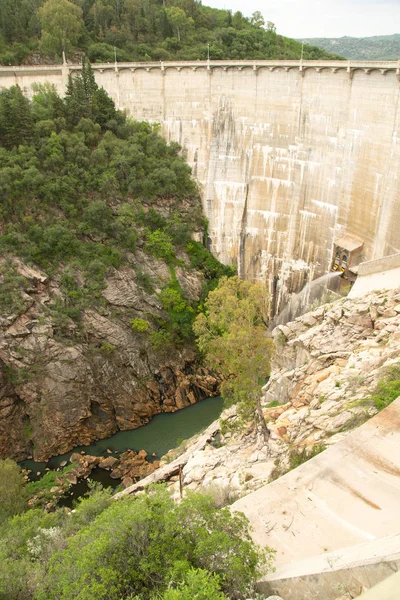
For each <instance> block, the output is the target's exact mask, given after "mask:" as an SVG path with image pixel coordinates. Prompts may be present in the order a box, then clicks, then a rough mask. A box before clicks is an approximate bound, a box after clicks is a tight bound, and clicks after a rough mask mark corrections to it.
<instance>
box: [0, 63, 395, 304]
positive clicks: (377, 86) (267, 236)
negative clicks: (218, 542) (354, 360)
mask: <svg viewBox="0 0 400 600" xmlns="http://www.w3.org/2000/svg"><path fill="white" fill-rule="evenodd" d="M92 67H93V70H94V73H95V77H96V81H97V83H98V84H99V85H101V86H103V87H104V88H105V90H106V91H107V92H108V94H109V95H110V96H111V97H112V98H113V100H114V101H115V103H116V105H117V107H118V108H120V109H125V110H126V111H127V113H128V114H130V115H131V116H133V117H134V118H136V119H138V120H146V121H150V122H152V123H159V124H160V128H161V132H162V134H163V135H164V137H165V138H166V139H167V140H168V141H176V142H178V143H179V144H180V145H181V146H182V149H183V150H182V152H183V154H184V156H185V158H186V159H187V161H188V163H189V164H190V166H191V167H192V170H193V175H194V176H195V177H196V179H197V180H198V181H199V183H200V187H201V190H202V198H203V206H204V211H205V214H206V216H207V218H208V220H209V235H210V246H211V250H212V251H213V252H214V254H215V255H216V256H217V257H218V258H219V259H220V260H221V261H222V262H225V263H231V264H237V265H238V270H239V273H240V275H241V276H243V277H247V278H249V279H252V280H262V281H266V282H267V283H268V286H269V289H270V292H271V296H272V297H273V298H274V299H275V303H274V306H273V312H279V310H280V309H281V308H282V306H283V305H284V304H285V302H286V300H287V297H288V295H289V294H291V293H293V292H297V291H299V290H300V289H301V288H302V287H303V286H304V284H305V283H307V282H310V281H312V280H313V279H316V278H317V277H320V276H321V275H323V274H325V273H327V272H329V271H330V270H331V268H332V267H335V268H339V269H340V268H342V269H343V268H345V269H347V268H348V267H356V266H357V264H358V263H360V262H362V261H369V260H374V259H379V258H382V257H384V256H388V255H392V254H396V253H398V252H400V200H399V198H400V183H399V175H398V174H399V173H400V112H399V95H400V83H399V79H400V62H396V61H293V60H283V61H213V60H210V61H191V62H157V63H156V62H147V63H107V64H94V65H92ZM79 69H80V66H79V65H68V64H66V63H64V64H63V65H51V66H32V67H26V66H23V67H0V88H7V87H10V86H11V85H14V84H18V85H20V87H21V88H22V89H23V91H24V93H26V94H27V96H29V97H31V96H32V95H33V87H32V86H33V84H34V83H45V82H49V83H52V84H54V85H55V86H56V88H57V90H58V92H59V93H60V94H61V95H63V94H64V93H65V87H66V83H67V80H68V75H69V74H72V76H73V75H74V73H75V72H77V71H79Z"/></svg>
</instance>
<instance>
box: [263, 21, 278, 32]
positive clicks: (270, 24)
mask: <svg viewBox="0 0 400 600" xmlns="http://www.w3.org/2000/svg"><path fill="white" fill-rule="evenodd" d="M265 28H266V30H267V31H269V32H271V33H276V26H275V23H273V22H272V21H267V24H266V26H265Z"/></svg>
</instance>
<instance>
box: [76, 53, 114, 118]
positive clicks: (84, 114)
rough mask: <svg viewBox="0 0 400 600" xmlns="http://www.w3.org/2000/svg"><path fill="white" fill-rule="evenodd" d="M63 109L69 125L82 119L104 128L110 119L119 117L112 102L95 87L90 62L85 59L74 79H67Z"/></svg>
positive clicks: (102, 90)
mask: <svg viewBox="0 0 400 600" xmlns="http://www.w3.org/2000/svg"><path fill="white" fill-rule="evenodd" d="M65 107H66V114H67V119H68V122H69V124H70V125H77V124H78V123H79V121H80V120H81V119H82V118H83V119H92V121H94V122H95V123H98V124H99V125H101V126H102V127H104V126H105V125H106V123H107V122H108V121H111V119H118V118H119V117H120V115H118V113H117V111H116V109H115V104H114V102H113V100H112V99H111V98H110V97H109V96H108V95H107V93H106V91H105V90H104V89H103V88H99V86H98V85H97V83H96V81H95V78H94V73H93V69H92V67H91V65H90V62H88V61H87V60H86V59H85V58H83V59H82V70H81V72H80V73H78V74H77V75H76V76H75V77H74V79H72V77H71V76H69V78H68V85H67V91H66V94H65Z"/></svg>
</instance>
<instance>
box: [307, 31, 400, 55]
mask: <svg viewBox="0 0 400 600" xmlns="http://www.w3.org/2000/svg"><path fill="white" fill-rule="evenodd" d="M304 41H305V42H307V43H309V44H313V45H315V46H319V47H320V48H324V50H326V51H327V52H335V53H336V54H341V55H342V56H344V57H345V58H348V59H353V60H398V58H399V56H400V33H395V34H393V35H374V36H372V37H365V38H356V37H348V36H344V37H341V38H309V39H306V40H304Z"/></svg>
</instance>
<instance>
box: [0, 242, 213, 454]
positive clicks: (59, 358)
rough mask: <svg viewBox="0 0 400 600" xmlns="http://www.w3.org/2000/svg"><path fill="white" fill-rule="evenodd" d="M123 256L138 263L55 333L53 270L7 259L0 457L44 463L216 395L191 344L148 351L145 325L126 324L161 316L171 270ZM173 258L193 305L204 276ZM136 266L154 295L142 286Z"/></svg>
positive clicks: (0, 332)
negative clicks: (9, 285)
mask: <svg viewBox="0 0 400 600" xmlns="http://www.w3.org/2000/svg"><path fill="white" fill-rule="evenodd" d="M131 261H132V263H134V265H135V267H136V270H134V268H133V266H134V265H133V264H126V265H125V266H124V267H122V268H120V269H119V270H116V269H112V270H111V271H110V272H109V274H108V276H107V279H106V286H105V288H104V289H103V291H102V301H101V302H100V303H99V305H98V306H96V305H94V307H91V308H90V309H86V310H85V311H84V312H83V315H82V318H81V321H80V326H79V330H78V328H77V325H76V323H74V321H72V320H71V319H67V320H66V323H64V326H63V334H62V335H61V334H60V330H59V327H58V326H57V323H56V322H55V320H54V316H53V313H52V312H51V307H52V306H54V304H55V303H56V301H57V298H61V297H62V296H63V291H62V290H61V288H60V281H59V277H58V276H57V274H55V275H54V276H52V277H49V276H47V275H46V274H45V273H44V272H42V271H39V270H38V269H33V268H31V267H27V266H26V265H25V264H23V263H22V262H21V261H19V260H17V259H13V260H12V261H11V264H12V266H13V268H14V269H15V271H16V272H17V273H18V277H19V280H18V281H19V286H20V288H21V293H20V294H19V296H18V298H17V297H15V298H14V302H13V309H11V310H10V311H8V312H7V311H5V312H4V313H3V314H2V316H1V319H0V456H1V457H6V456H11V457H13V458H15V459H17V460H22V459H24V458H26V457H28V456H31V455H33V457H34V458H35V460H38V461H43V460H47V459H48V458H49V457H50V456H52V455H56V454H61V453H64V452H66V451H68V450H70V449H71V448H73V447H74V446H76V445H81V444H89V443H90V442H92V441H93V440H95V439H99V438H104V437H107V436H109V435H111V434H113V433H115V432H116V431H118V430H120V429H133V428H136V427H139V426H140V425H143V424H145V423H147V422H148V421H149V420H150V419H151V418H152V417H153V415H155V414H157V413H160V412H172V411H175V410H178V409H180V408H183V407H185V406H188V405H189V404H192V403H194V402H196V401H197V400H199V399H201V398H203V397H206V396H212V395H215V394H216V393H217V389H218V379H217V377H216V376H215V374H213V373H210V372H209V371H207V370H206V369H205V368H203V367H201V366H199V364H198V362H197V353H196V350H195V348H194V347H193V346H190V344H189V345H186V346H182V347H180V348H177V349H176V350H174V351H172V352H171V351H169V352H168V353H166V352H163V349H162V348H161V349H160V350H155V349H154V347H153V346H152V345H151V343H150V341H149V336H148V332H140V331H137V330H134V329H133V328H132V325H131V322H132V318H140V317H144V318H149V317H150V319H151V317H153V318H160V319H166V318H167V315H166V313H165V310H164V309H163V306H162V304H161V302H160V299H159V295H158V293H157V292H159V291H160V289H161V288H162V287H163V286H165V284H166V283H167V282H168V281H169V280H170V277H171V274H170V270H169V268H168V267H167V265H166V264H165V262H163V261H162V260H158V259H156V258H153V257H151V256H149V255H148V254H145V253H144V252H142V251H140V250H138V251H137V252H136V254H135V256H134V257H133V256H132V259H131ZM180 265H181V266H177V267H176V268H175V273H176V278H177V280H178V281H179V284H180V286H181V288H182V290H184V292H185V297H186V298H188V299H189V300H191V301H193V302H196V301H197V300H199V297H200V294H201V290H202V285H203V283H204V278H203V275H202V274H201V273H200V272H199V271H195V270H193V269H192V268H191V267H190V265H189V260H188V257H187V256H186V255H185V254H184V253H183V252H182V254H181V256H180ZM138 266H139V267H140V272H141V273H142V275H143V274H144V275H146V276H147V277H151V279H152V281H153V284H154V286H155V293H150V292H148V291H146V290H145V288H144V287H143V286H142V285H141V282H140V277H139V276H138V274H137V272H138V269H137V267H138ZM3 282H4V275H3Z"/></svg>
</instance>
